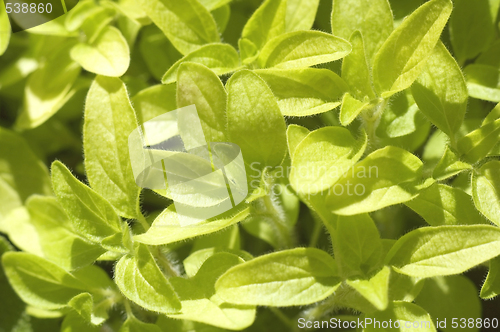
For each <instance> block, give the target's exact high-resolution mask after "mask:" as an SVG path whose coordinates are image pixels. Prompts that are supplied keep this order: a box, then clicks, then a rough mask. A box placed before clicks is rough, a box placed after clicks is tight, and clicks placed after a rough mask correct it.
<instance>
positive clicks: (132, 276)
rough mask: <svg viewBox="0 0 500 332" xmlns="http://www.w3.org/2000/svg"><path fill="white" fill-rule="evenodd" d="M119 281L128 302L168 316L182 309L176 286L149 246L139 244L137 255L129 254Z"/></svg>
mask: <svg viewBox="0 0 500 332" xmlns="http://www.w3.org/2000/svg"><path fill="white" fill-rule="evenodd" d="M115 282H116V284H117V285H118V288H119V289H120V291H121V292H122V293H123V294H124V295H125V296H126V297H127V298H128V299H130V300H131V301H133V302H135V303H137V304H138V305H140V306H141V307H143V308H146V309H148V310H151V311H156V312H161V313H164V314H171V313H174V312H178V311H179V310H180V309H181V303H180V301H179V298H178V296H177V294H176V293H175V292H174V289H173V288H172V285H171V284H170V282H169V281H168V280H167V279H166V278H165V276H164V275H163V273H162V272H161V271H160V269H159V268H158V265H156V262H155V260H154V258H153V256H152V255H151V253H150V252H149V249H148V247H146V246H145V245H142V244H141V245H138V246H137V249H136V252H135V255H134V256H132V255H126V256H123V257H122V258H121V259H120V260H119V261H118V264H117V265H116V268H115Z"/></svg>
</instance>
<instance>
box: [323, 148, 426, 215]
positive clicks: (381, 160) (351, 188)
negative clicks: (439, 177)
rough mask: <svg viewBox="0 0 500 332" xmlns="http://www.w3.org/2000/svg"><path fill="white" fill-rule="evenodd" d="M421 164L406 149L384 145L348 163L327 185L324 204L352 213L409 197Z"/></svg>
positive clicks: (382, 206) (417, 180)
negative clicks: (354, 163)
mask: <svg viewBox="0 0 500 332" xmlns="http://www.w3.org/2000/svg"><path fill="white" fill-rule="evenodd" d="M422 167H423V165H422V162H421V161H420V159H418V158H417V157H415V156H414V155H412V154H411V153H409V152H408V151H406V150H403V149H400V148H396V147H393V146H387V147H385V148H383V149H380V150H377V151H375V152H373V153H371V154H370V155H368V156H367V157H366V158H365V159H363V160H362V161H360V162H359V163H357V164H356V165H354V166H353V167H351V169H349V170H348V171H347V173H346V174H345V175H344V176H343V177H342V179H340V181H338V182H337V183H335V185H334V186H333V187H331V188H330V190H329V193H328V195H327V197H326V202H325V204H326V206H327V207H328V208H329V209H330V211H332V212H333V213H336V214H340V215H354V214H360V213H364V212H372V211H376V210H379V209H381V208H384V207H386V206H391V205H394V204H399V203H403V202H406V201H409V200H411V199H412V198H414V197H415V196H416V195H417V193H418V191H419V189H420V186H419V185H418V183H419V181H420V177H421V173H422ZM395 169H397V170H398V172H394V170H395ZM425 185H428V183H426V184H425Z"/></svg>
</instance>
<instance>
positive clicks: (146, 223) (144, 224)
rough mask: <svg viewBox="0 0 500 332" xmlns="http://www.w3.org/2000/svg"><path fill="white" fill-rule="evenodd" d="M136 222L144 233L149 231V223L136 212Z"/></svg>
mask: <svg viewBox="0 0 500 332" xmlns="http://www.w3.org/2000/svg"><path fill="white" fill-rule="evenodd" d="M138 210H139V209H138ZM137 221H139V223H140V224H141V226H142V228H144V231H145V232H147V231H148V229H149V223H148V221H147V220H146V218H145V217H144V216H143V215H142V213H141V212H140V211H137Z"/></svg>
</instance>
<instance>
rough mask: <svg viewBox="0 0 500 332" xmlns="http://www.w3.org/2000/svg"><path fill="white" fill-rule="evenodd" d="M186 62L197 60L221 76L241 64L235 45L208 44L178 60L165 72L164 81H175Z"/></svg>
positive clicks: (196, 61)
mask: <svg viewBox="0 0 500 332" xmlns="http://www.w3.org/2000/svg"><path fill="white" fill-rule="evenodd" d="M184 62H195V63H199V64H201V65H204V66H207V67H208V68H210V69H211V70H212V71H213V72H214V73H215V74H217V75H219V76H220V75H224V74H227V73H231V72H233V71H235V70H237V69H238V67H239V66H240V60H239V56H238V52H237V51H236V50H235V49H234V47H232V46H231V45H229V44H208V45H204V46H202V47H200V48H199V49H197V50H195V51H193V52H191V53H189V54H188V55H186V56H184V57H183V58H182V59H180V60H178V61H177V62H176V63H175V64H174V65H173V66H172V67H170V69H169V70H168V71H167V72H166V73H165V75H164V76H163V78H162V83H163V84H169V83H173V82H175V81H176V80H177V77H178V71H179V68H180V66H181V64H183V63H184ZM179 107H180V106H179Z"/></svg>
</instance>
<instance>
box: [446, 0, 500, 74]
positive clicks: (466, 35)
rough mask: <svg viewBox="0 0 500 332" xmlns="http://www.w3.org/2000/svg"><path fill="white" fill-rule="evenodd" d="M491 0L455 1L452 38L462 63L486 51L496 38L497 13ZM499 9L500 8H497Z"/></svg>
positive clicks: (452, 16)
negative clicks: (494, 11) (492, 9)
mask: <svg viewBox="0 0 500 332" xmlns="http://www.w3.org/2000/svg"><path fill="white" fill-rule="evenodd" d="M490 2H491V1H490V0H477V1H474V3H472V2H470V1H467V0H455V1H454V2H453V4H454V8H453V14H452V15H451V19H450V39H451V44H452V45H453V50H454V53H455V56H456V58H457V59H458V62H459V63H460V64H463V63H464V62H465V61H466V60H468V59H473V58H475V57H476V56H478V55H479V54H480V53H482V52H483V51H485V50H486V49H487V48H488V46H489V45H490V43H491V42H492V41H493V39H494V38H495V30H496V29H495V25H494V23H495V20H496V13H495V15H494V16H493V15H492V14H493V13H491V9H490ZM497 11H498V10H497Z"/></svg>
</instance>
